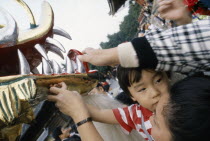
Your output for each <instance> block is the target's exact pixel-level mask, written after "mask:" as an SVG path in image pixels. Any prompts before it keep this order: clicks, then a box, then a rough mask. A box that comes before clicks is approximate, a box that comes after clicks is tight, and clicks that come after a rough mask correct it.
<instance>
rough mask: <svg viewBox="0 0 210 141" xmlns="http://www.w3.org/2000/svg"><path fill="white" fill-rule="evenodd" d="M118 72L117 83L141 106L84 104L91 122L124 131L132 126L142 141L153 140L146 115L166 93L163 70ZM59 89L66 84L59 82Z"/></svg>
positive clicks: (166, 81) (166, 83) (148, 115)
mask: <svg viewBox="0 0 210 141" xmlns="http://www.w3.org/2000/svg"><path fill="white" fill-rule="evenodd" d="M118 71H119V72H118V79H119V81H120V86H121V87H122V89H123V90H124V91H125V92H126V93H127V94H129V95H130V97H131V98H132V99H133V100H134V101H136V102H138V103H139V104H140V105H138V104H134V105H131V106H129V107H125V108H118V109H113V110H112V109H99V108H97V107H94V106H91V105H87V107H88V111H89V113H90V116H91V117H92V119H93V120H94V121H98V122H103V123H110V124H120V125H121V127H122V128H123V129H124V131H125V132H126V133H129V132H131V130H132V129H135V130H137V131H138V132H139V133H140V134H141V135H142V137H143V138H145V140H150V141H152V140H153V139H152V137H151V136H150V135H151V124H150V122H149V118H150V116H152V112H153V111H154V110H155V108H156V105H157V103H158V101H159V99H160V96H161V94H162V93H168V78H167V76H166V74H165V73H162V72H155V71H153V70H138V69H135V68H133V69H128V68H122V67H119V69H118ZM61 88H66V85H65V83H61ZM51 92H53V91H51ZM49 99H50V98H49ZM66 102H67V101H66Z"/></svg>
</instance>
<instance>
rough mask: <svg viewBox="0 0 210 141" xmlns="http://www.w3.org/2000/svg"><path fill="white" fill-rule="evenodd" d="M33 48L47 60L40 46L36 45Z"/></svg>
mask: <svg viewBox="0 0 210 141" xmlns="http://www.w3.org/2000/svg"><path fill="white" fill-rule="evenodd" d="M34 48H35V49H36V50H37V51H38V52H39V53H40V54H41V55H42V57H44V59H46V60H49V58H48V56H47V53H46V51H45V49H44V48H43V47H42V45H40V44H36V45H35V46H34Z"/></svg>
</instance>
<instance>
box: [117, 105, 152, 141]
mask: <svg viewBox="0 0 210 141" xmlns="http://www.w3.org/2000/svg"><path fill="white" fill-rule="evenodd" d="M113 113H114V115H115V117H116V119H117V121H118V122H119V124H120V125H121V127H122V129H123V131H124V132H125V133H126V134H129V133H130V132H131V131H132V129H135V130H137V131H138V132H139V133H140V134H141V136H142V137H143V138H144V139H145V140H153V139H152V137H151V128H152V125H151V123H150V121H149V118H150V116H152V112H151V111H149V110H148V109H146V108H144V107H142V106H140V105H137V104H133V105H131V106H129V107H124V108H117V109H113ZM145 130H146V131H145Z"/></svg>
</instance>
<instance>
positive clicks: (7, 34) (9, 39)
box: [0, 8, 18, 48]
mask: <svg viewBox="0 0 210 141" xmlns="http://www.w3.org/2000/svg"><path fill="white" fill-rule="evenodd" d="M0 13H1V14H2V16H3V17H4V18H5V19H6V22H7V23H6V26H3V25H1V28H0V48H1V47H9V46H12V45H15V44H16V42H17V38H18V27H17V24H16V22H15V20H14V18H13V17H12V16H11V15H10V14H9V13H8V12H6V10H4V9H3V8H0Z"/></svg>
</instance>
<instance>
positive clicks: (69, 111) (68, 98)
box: [48, 83, 89, 122]
mask: <svg viewBox="0 0 210 141" xmlns="http://www.w3.org/2000/svg"><path fill="white" fill-rule="evenodd" d="M59 85H60V86H61V88H58V87H51V88H50V92H51V93H53V94H55V95H48V100H49V101H53V102H55V105H56V107H58V108H59V110H60V111H61V112H62V113H64V114H66V115H69V116H71V117H72V118H73V119H74V121H75V122H78V121H81V120H83V119H85V118H87V117H89V113H88V110H87V108H86V106H85V104H84V103H83V100H82V97H81V95H80V94H79V93H78V92H76V91H68V90H66V85H65V83H60V84H59Z"/></svg>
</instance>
